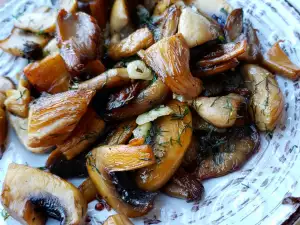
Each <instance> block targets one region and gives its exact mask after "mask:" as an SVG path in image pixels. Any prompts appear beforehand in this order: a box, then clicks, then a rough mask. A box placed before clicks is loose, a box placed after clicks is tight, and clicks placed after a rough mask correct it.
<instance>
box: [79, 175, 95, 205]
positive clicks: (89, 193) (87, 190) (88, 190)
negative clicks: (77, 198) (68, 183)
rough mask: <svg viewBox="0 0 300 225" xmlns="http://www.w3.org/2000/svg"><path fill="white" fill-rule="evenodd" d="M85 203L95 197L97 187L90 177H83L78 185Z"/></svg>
mask: <svg viewBox="0 0 300 225" xmlns="http://www.w3.org/2000/svg"><path fill="white" fill-rule="evenodd" d="M78 189H79V191H80V192H81V193H82V195H83V197H84V199H85V200H86V202H87V203H90V202H92V201H94V200H95V199H96V196H97V189H96V187H95V185H94V183H93V181H92V180H91V179H90V178H87V179H85V180H84V181H83V182H82V183H81V184H80V186H79V187H78Z"/></svg>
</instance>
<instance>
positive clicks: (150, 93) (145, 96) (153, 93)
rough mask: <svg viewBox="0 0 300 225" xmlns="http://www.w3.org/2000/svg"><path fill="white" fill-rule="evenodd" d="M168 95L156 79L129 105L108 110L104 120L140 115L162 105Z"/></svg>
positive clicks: (163, 85) (160, 82) (167, 90)
mask: <svg viewBox="0 0 300 225" xmlns="http://www.w3.org/2000/svg"><path fill="white" fill-rule="evenodd" d="M168 94H169V88H168V87H167V86H166V85H165V84H164V83H163V82H162V81H161V80H160V79H157V80H156V81H155V82H153V83H152V84H150V85H149V86H148V87H147V88H145V89H144V90H143V91H141V92H140V93H139V95H138V96H137V97H136V98H135V99H133V100H132V101H131V102H130V103H129V104H127V105H125V106H123V107H121V108H117V109H113V110H110V111H109V112H108V113H107V114H106V118H107V119H111V120H124V119H127V118H131V117H134V116H137V115H140V114H142V113H144V112H147V111H148V110H150V109H151V108H153V107H155V106H157V105H159V104H161V103H163V102H164V100H165V99H166V98H167V96H168Z"/></svg>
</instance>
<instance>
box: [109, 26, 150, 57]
mask: <svg viewBox="0 0 300 225" xmlns="http://www.w3.org/2000/svg"><path fill="white" fill-rule="evenodd" d="M153 43H154V38H153V34H152V33H151V31H150V30H149V29H148V28H141V29H138V30H136V31H135V32H133V33H132V34H130V35H129V36H128V37H127V38H125V39H123V40H121V41H120V42H119V43H116V44H111V45H110V46H109V48H108V56H109V57H110V58H112V59H113V60H120V59H122V58H127V57H129V56H133V55H135V54H136V53H137V52H138V51H139V50H141V49H145V48H148V47H149V46H151V45H152V44H153Z"/></svg>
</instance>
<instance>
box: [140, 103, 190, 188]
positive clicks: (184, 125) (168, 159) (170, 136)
mask: <svg viewBox="0 0 300 225" xmlns="http://www.w3.org/2000/svg"><path fill="white" fill-rule="evenodd" d="M167 106H169V107H170V108H171V109H172V110H173V111H174V113H173V114H171V115H169V116H164V117H160V118H159V119H157V120H155V121H154V125H153V128H152V131H150V132H151V133H152V136H153V139H152V143H153V152H154V154H155V156H156V163H155V164H154V165H152V166H148V167H146V168H143V169H140V170H138V171H137V173H136V182H137V185H138V186H139V187H140V188H141V189H143V190H147V191H156V190H158V189H160V188H161V187H162V186H164V185H165V184H166V183H167V182H168V181H169V179H170V178H171V177H172V176H173V174H174V173H175V172H176V170H177V169H178V167H179V166H180V164H181V162H182V160H183V158H184V154H185V152H186V151H187V149H188V147H189V145H190V143H191V140H192V115H191V112H190V110H189V108H188V106H187V105H186V104H185V103H181V102H179V101H176V100H172V101H171V102H169V103H168V104H167Z"/></svg>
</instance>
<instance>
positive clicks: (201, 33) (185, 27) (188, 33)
mask: <svg viewBox="0 0 300 225" xmlns="http://www.w3.org/2000/svg"><path fill="white" fill-rule="evenodd" d="M178 33H181V34H182V36H183V37H184V39H185V40H186V43H187V44H188V46H189V48H192V47H195V46H197V45H201V44H204V43H205V42H208V41H211V40H213V39H216V38H217V37H219V36H220V33H219V31H218V29H217V28H216V25H215V24H213V23H211V22H210V21H209V20H208V19H207V18H206V17H204V16H202V15H201V14H199V13H197V12H195V11H194V10H192V9H191V8H185V9H183V10H182V13H181V16H180V19H179V24H178Z"/></svg>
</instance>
